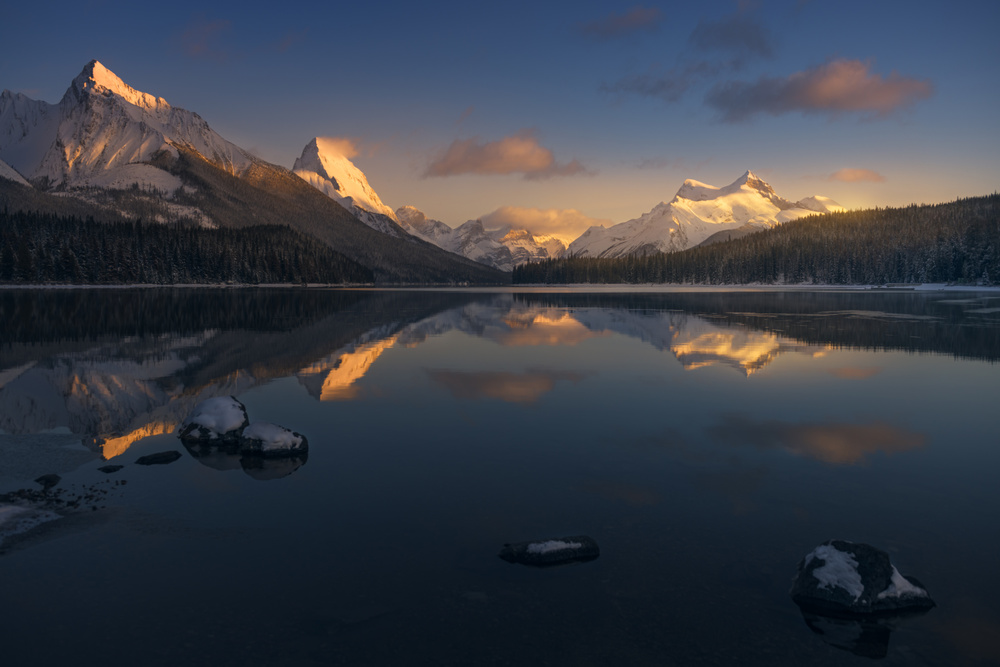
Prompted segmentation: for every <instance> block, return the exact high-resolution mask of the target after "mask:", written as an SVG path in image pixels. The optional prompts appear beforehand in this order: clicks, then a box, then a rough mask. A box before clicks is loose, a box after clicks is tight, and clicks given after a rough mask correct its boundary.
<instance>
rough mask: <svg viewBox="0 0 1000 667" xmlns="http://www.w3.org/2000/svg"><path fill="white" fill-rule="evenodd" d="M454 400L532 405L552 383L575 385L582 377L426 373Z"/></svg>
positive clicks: (539, 372)
mask: <svg viewBox="0 0 1000 667" xmlns="http://www.w3.org/2000/svg"><path fill="white" fill-rule="evenodd" d="M427 373H428V374H429V375H430V376H431V378H433V379H434V381H435V382H438V383H439V384H441V385H444V386H445V387H446V388H447V389H448V391H450V392H451V394H452V395H453V396H454V397H455V398H473V399H479V398H496V399H499V400H501V401H507V402H509V403H534V402H535V401H537V400H538V399H539V398H540V397H541V396H542V395H544V394H547V393H548V392H550V391H552V389H554V388H555V386H556V382H558V381H560V380H568V381H570V382H574V383H575V382H579V381H580V380H582V379H583V378H584V376H583V375H582V374H580V373H574V372H572V371H548V370H528V371H525V372H524V373H506V372H494V371H477V372H462V371H449V370H428V371H427Z"/></svg>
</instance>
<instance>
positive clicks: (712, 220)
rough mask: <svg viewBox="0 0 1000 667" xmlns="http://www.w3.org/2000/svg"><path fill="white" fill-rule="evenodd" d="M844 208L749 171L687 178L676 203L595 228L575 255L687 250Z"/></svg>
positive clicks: (576, 243) (577, 244) (571, 250)
mask: <svg viewBox="0 0 1000 667" xmlns="http://www.w3.org/2000/svg"><path fill="white" fill-rule="evenodd" d="M839 210H843V209H842V208H841V207H840V206H839V205H838V204H837V203H836V202H834V201H833V200H832V199H828V198H826V197H810V198H808V199H804V200H802V201H801V202H796V203H793V202H791V201H789V200H787V199H784V198H782V197H779V196H778V195H777V194H775V192H774V190H773V189H772V188H771V186H770V185H768V184H767V183H765V182H764V181H763V180H762V179H760V178H758V177H757V176H756V175H755V174H754V173H753V172H751V171H747V172H746V173H745V174H743V175H742V176H741V177H740V178H738V179H737V180H735V181H734V182H733V183H730V184H729V185H727V186H725V187H722V188H718V187H715V186H713V185H707V184H705V183H700V182H698V181H695V180H690V179H689V180H686V181H684V184H683V185H681V187H680V189H679V190H678V191H677V195H676V196H675V197H674V198H673V199H672V200H671V201H670V203H669V204H668V203H664V202H660V203H659V204H658V205H657V206H655V207H654V208H653V210H651V211H649V212H648V213H645V214H644V215H642V216H640V217H638V218H635V219H633V220H629V221H627V222H623V223H620V224H617V225H612V226H611V227H591V228H590V229H588V230H587V231H586V232H584V233H583V234H582V235H581V236H580V237H579V238H577V239H576V240H575V241H573V242H572V243H571V244H570V245H569V248H568V249H567V254H568V255H570V256H575V257H624V256H626V255H633V254H648V253H652V252H674V251H677V250H685V249H687V248H693V247H694V246H696V245H698V244H700V243H702V242H704V241H705V240H706V239H708V238H709V237H711V236H713V235H714V234H717V233H719V232H722V231H727V230H736V229H740V228H743V231H745V230H746V229H747V228H756V229H767V228H769V227H774V226H776V225H778V224H781V223H783V222H787V221H789V220H794V219H796V218H801V217H802V216H805V215H813V214H815V213H823V212H827V211H839Z"/></svg>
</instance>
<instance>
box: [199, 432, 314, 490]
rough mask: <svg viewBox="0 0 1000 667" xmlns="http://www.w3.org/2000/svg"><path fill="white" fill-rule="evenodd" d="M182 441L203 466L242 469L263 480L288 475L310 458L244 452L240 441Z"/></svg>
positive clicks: (304, 454)
mask: <svg viewBox="0 0 1000 667" xmlns="http://www.w3.org/2000/svg"><path fill="white" fill-rule="evenodd" d="M181 442H182V443H183V445H184V448H185V449H186V450H187V452H188V454H190V455H191V457H192V458H193V459H194V460H195V461H197V462H198V463H200V464H202V465H204V466H207V467H209V468H212V469H213V470H220V471H227V470H242V471H243V472H245V473H246V474H247V475H249V476H250V477H252V478H254V479H256V480H258V481H262V482H266V481H270V480H274V479H281V478H282V477H288V476H289V475H291V474H292V473H293V472H295V471H296V470H298V469H299V468H301V467H302V466H304V465H305V464H306V462H307V461H308V460H309V455H308V453H303V454H301V455H298V456H285V457H281V458H265V457H263V456H255V455H252V454H241V453H240V445H239V443H229V444H223V445H210V444H206V443H191V442H187V441H181Z"/></svg>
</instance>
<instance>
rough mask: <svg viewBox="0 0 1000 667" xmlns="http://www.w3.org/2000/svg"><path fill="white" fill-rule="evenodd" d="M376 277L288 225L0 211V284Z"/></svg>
mask: <svg viewBox="0 0 1000 667" xmlns="http://www.w3.org/2000/svg"><path fill="white" fill-rule="evenodd" d="M372 280H373V275H372V273H371V271H370V270H369V269H366V268H365V267H363V266H361V265H360V264H358V263H357V262H354V261H352V260H350V259H348V258H346V257H344V256H343V255H341V254H339V253H337V252H336V251H334V250H333V249H331V248H330V247H329V246H327V245H325V244H323V243H321V242H320V241H318V240H316V239H313V238H310V237H308V236H306V235H304V234H301V233H299V232H297V231H294V230H292V229H290V228H288V227H281V226H276V225H263V226H255V227H245V228H242V229H203V228H198V227H177V226H172V225H160V224H151V225H147V224H143V223H142V222H134V223H132V222H116V223H99V222H95V221H94V220H93V219H90V218H88V219H86V220H81V219H80V218H75V217H61V216H54V215H47V214H38V213H26V212H18V213H7V212H0V283H16V284H43V283H69V284H129V283H154V284H173V283H220V282H236V283H250V284H256V283H300V282H319V283H342V282H351V283H359V282H371V281H372Z"/></svg>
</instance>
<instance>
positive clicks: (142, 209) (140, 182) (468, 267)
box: [0, 60, 509, 283]
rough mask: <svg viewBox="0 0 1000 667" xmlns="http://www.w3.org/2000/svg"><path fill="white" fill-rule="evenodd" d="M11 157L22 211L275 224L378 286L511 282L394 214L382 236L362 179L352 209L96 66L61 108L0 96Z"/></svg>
mask: <svg viewBox="0 0 1000 667" xmlns="http://www.w3.org/2000/svg"><path fill="white" fill-rule="evenodd" d="M319 148H320V146H319V145H317V151H316V157H317V160H319ZM308 157H309V156H308V155H305V156H304V158H303V159H305V160H306V162H304V163H303V164H307V163H308ZM0 160H2V163H0V207H5V208H6V209H8V210H10V211H18V210H32V211H36V212H39V213H51V214H57V215H73V216H77V217H81V218H83V217H88V216H90V217H94V218H95V219H97V220H106V221H118V220H142V221H144V222H146V223H151V222H158V223H165V224H172V225H197V226H202V227H248V226H254V225H264V224H274V225H281V226H286V227H291V228H292V229H295V230H297V231H300V232H303V233H305V234H308V235H310V236H313V237H314V238H317V239H319V240H320V241H322V242H324V243H326V244H327V245H329V246H330V247H331V248H333V250H334V251H336V252H337V253H340V254H342V255H343V256H344V257H346V258H347V259H348V260H350V261H353V262H357V263H360V264H362V265H363V266H365V267H367V268H368V269H370V270H371V271H372V272H373V274H374V276H375V280H376V282H383V283H385V282H391V283H401V282H403V283H408V282H417V283H422V282H439V283H454V282H475V283H483V282H485V283H497V282H506V281H508V280H509V277H508V276H505V275H504V274H502V273H500V272H497V271H495V270H492V269H490V268H488V267H484V266H482V265H480V264H478V263H476V262H473V261H470V260H468V259H466V258H464V257H460V256H456V255H454V254H451V253H448V252H445V251H443V250H442V249H440V248H438V247H437V246H435V245H434V244H431V243H427V242H424V241H422V240H420V239H418V238H416V237H413V236H411V235H409V234H406V233H403V232H402V230H401V229H399V228H398V225H395V222H394V221H392V220H391V218H388V217H387V219H388V220H390V221H391V224H392V225H394V226H395V227H389V228H387V231H389V233H383V232H380V231H378V230H376V229H372V227H370V226H369V225H367V224H365V223H363V222H362V221H360V220H358V218H357V217H355V216H354V215H352V211H353V210H354V208H353V204H356V202H358V201H360V200H361V194H362V193H363V188H362V187H360V185H361V184H358V187H357V188H354V189H348V190H341V191H342V192H344V193H346V194H345V198H344V201H347V199H346V198H347V197H350V198H351V202H352V211H349V210H348V209H347V208H345V207H344V206H343V205H341V204H340V203H338V201H337V200H336V199H331V197H330V196H327V195H324V194H322V193H321V192H319V191H318V190H317V189H315V188H314V187H310V186H309V185H308V184H307V183H306V182H305V181H304V180H303V179H302V178H300V177H299V176H297V175H295V174H294V173H292V172H291V171H290V170H288V169H286V168H284V167H280V166H277V165H273V164H270V163H268V162H265V161H264V160H261V159H259V158H257V157H255V156H253V155H251V154H250V153H249V152H248V151H246V150H244V149H242V148H240V147H239V146H237V145H235V144H233V143H230V142H229V141H226V140H225V139H224V138H222V137H221V136H220V135H219V134H217V133H216V132H215V131H213V130H212V129H211V128H210V127H209V126H208V124H207V123H206V122H205V121H204V120H203V119H202V118H201V117H200V116H198V115H197V114H196V113H193V112H190V111H187V110H184V109H180V108H177V107H172V106H171V105H170V104H169V103H168V102H167V101H166V100H164V99H162V98H159V97H155V96H153V95H149V94H147V93H143V92H140V91H138V90H136V89H134V88H132V87H131V86H129V85H128V84H126V83H125V82H123V81H122V80H121V79H119V78H118V77H117V76H115V75H114V74H113V73H112V72H111V71H110V70H108V69H107V68H106V67H104V66H103V65H101V63H99V62H97V61H96V60H95V61H91V62H90V63H88V64H87V66H86V67H84V69H83V71H82V72H81V73H80V75H79V76H77V77H76V78H75V79H74V80H73V82H72V84H71V85H70V87H69V89H68V90H67V91H66V93H65V94H64V95H63V97H62V99H61V100H60V101H59V103H58V104H49V103H47V102H41V101H36V100H32V99H30V98H28V97H26V96H25V95H23V94H20V93H18V94H14V93H11V92H10V91H6V90H5V91H3V93H2V94H0ZM320 162H321V160H320ZM312 166H318V165H315V164H314V165H312ZM11 172H13V173H11ZM315 173H316V174H317V175H319V172H315ZM337 173H338V174H341V173H344V172H337ZM18 177H20V178H18ZM362 178H363V176H362ZM328 180H329V179H328ZM346 180H347V179H345V182H346ZM25 182H27V183H28V184H30V187H29V186H28V185H26V184H25ZM332 183H333V181H332V180H331V185H332ZM365 184H366V183H365ZM337 185H338V186H339V185H340V183H339V182H338V184H337ZM352 187H353V185H352ZM369 190H370V188H369ZM374 201H377V196H376V197H375V200H373V201H372V202H368V203H373V202H374ZM388 213H389V214H391V213H392V211H391V210H389V211H388ZM378 214H379V215H386V214H385V213H378Z"/></svg>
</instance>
